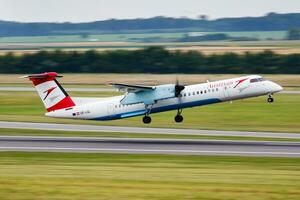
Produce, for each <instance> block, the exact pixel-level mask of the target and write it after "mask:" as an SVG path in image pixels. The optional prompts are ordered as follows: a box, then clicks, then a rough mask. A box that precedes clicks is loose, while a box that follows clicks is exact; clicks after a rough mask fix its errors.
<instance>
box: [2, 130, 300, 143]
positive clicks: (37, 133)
mask: <svg viewBox="0 0 300 200" xmlns="http://www.w3.org/2000/svg"><path fill="white" fill-rule="evenodd" d="M0 135H5V136H55V137H104V138H143V139H145V138H152V139H197V140H249V141H250V140H251V141H279V142H300V139H296V138H272V137H267V138H265V137H243V136H240V137H238V136H209V135H207V136H206V135H188V134H180V135H178V134H148V133H125V132H124V133H123V132H90V131H50V130H31V129H13V128H0Z"/></svg>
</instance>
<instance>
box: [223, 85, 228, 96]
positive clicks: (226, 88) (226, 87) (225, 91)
mask: <svg viewBox="0 0 300 200" xmlns="http://www.w3.org/2000/svg"><path fill="white" fill-rule="evenodd" d="M223 89H224V98H225V99H228V98H229V95H230V88H229V87H228V86H224V88H223Z"/></svg>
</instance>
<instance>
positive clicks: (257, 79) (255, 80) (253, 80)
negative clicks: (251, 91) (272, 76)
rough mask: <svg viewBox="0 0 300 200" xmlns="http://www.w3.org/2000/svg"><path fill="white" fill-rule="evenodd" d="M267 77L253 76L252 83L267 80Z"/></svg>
mask: <svg viewBox="0 0 300 200" xmlns="http://www.w3.org/2000/svg"><path fill="white" fill-rule="evenodd" d="M265 80H266V79H264V78H253V79H251V80H250V83H256V82H262V81H265Z"/></svg>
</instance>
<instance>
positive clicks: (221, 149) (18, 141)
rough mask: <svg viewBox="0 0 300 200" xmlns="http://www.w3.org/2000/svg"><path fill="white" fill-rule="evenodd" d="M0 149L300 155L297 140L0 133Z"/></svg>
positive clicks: (273, 155) (269, 155) (271, 155)
mask: <svg viewBox="0 0 300 200" xmlns="http://www.w3.org/2000/svg"><path fill="white" fill-rule="evenodd" d="M0 151H34V152H81V153H94V152H96V153H129V154H179V155H231V156H267V157H300V143H296V142H257V141H221V140H218V141H213V140H178V139H134V138H128V139H115V138H86V137H32V136H0Z"/></svg>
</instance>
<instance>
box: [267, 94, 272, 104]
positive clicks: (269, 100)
mask: <svg viewBox="0 0 300 200" xmlns="http://www.w3.org/2000/svg"><path fill="white" fill-rule="evenodd" d="M267 101H268V103H273V102H274V99H273V97H272V94H269V97H268V99H267Z"/></svg>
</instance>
